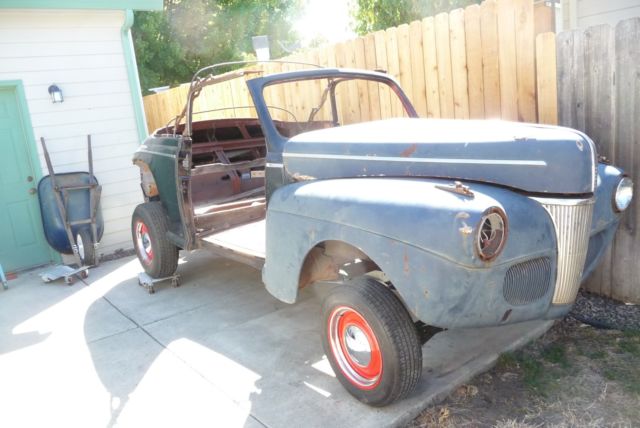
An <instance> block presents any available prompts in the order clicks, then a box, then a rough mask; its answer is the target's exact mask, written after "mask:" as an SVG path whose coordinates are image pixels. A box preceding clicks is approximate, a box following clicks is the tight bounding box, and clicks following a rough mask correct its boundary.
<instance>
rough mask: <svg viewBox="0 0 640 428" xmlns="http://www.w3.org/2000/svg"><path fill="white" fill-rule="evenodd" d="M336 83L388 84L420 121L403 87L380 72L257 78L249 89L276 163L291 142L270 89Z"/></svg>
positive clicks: (324, 71) (298, 73) (295, 73)
mask: <svg viewBox="0 0 640 428" xmlns="http://www.w3.org/2000/svg"><path fill="white" fill-rule="evenodd" d="M324 78H326V79H333V80H335V81H338V80H341V79H362V80H366V81H371V82H374V83H380V84H385V85H387V86H388V87H389V89H390V90H391V91H392V92H393V93H394V94H395V95H396V97H398V100H399V101H400V102H401V104H402V107H403V108H404V110H405V112H406V114H407V116H409V117H411V118H417V117H418V114H417V112H416V110H415V108H414V107H413V104H412V103H411V101H410V100H409V98H408V97H407V95H406V94H405V93H404V91H403V90H402V88H401V87H400V84H399V83H398V82H397V81H396V80H395V79H394V78H393V77H392V76H390V75H388V74H384V73H381V72H377V71H367V70H355V69H338V68H322V69H315V70H301V71H293V72H287V73H277V74H271V75H268V76H262V77H256V78H253V79H250V80H248V81H247V86H248V88H249V92H250V93H251V97H252V98H253V102H254V105H255V107H256V111H257V113H258V118H259V120H260V123H261V125H262V128H263V132H264V134H265V138H266V140H267V141H266V143H267V153H271V154H272V156H274V157H272V159H273V160H274V161H276V162H280V161H281V156H282V150H283V148H284V144H285V143H286V142H287V141H288V139H289V138H288V137H285V136H283V135H281V134H280V133H279V132H278V130H277V128H276V126H275V122H274V120H273V118H272V117H271V113H270V112H269V106H268V105H267V103H266V100H265V98H264V95H263V91H264V89H265V88H267V87H268V86H272V85H276V84H279V83H292V82H296V81H304V80H314V79H324Z"/></svg>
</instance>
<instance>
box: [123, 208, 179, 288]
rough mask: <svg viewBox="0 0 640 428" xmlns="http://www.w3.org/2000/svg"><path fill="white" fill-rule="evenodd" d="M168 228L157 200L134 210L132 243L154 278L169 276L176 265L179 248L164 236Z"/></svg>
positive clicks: (145, 268)
mask: <svg viewBox="0 0 640 428" xmlns="http://www.w3.org/2000/svg"><path fill="white" fill-rule="evenodd" d="M168 230H169V225H168V222H167V216H166V214H165V211H164V209H163V208H162V204H161V203H160V202H146V203H144V204H140V205H138V206H137V207H136V209H135V210H134V211H133V216H132V218H131V234H132V236H133V245H134V248H135V250H136V255H137V256H138V260H140V264H141V265H142V267H143V268H144V271H145V272H146V273H147V274H149V275H150V276H151V277H153V278H163V277H167V276H171V275H173V273H174V272H175V271H176V268H177V267H178V247H176V246H175V245H174V244H173V243H172V242H171V241H169V239H168V238H167V232H168Z"/></svg>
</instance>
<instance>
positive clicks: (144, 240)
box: [135, 221, 153, 265]
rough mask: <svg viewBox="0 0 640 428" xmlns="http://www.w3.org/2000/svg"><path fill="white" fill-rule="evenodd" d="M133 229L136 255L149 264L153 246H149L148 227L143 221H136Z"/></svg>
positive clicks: (151, 258)
mask: <svg viewBox="0 0 640 428" xmlns="http://www.w3.org/2000/svg"><path fill="white" fill-rule="evenodd" d="M135 231H136V244H137V245H136V248H137V250H138V256H139V257H140V260H141V261H142V262H143V263H144V264H146V265H149V264H151V262H152V261H153V247H152V246H151V238H150V236H149V229H147V225H146V224H144V223H143V222H141V221H136V226H135Z"/></svg>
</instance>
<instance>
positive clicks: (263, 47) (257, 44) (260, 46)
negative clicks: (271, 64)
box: [251, 36, 271, 61]
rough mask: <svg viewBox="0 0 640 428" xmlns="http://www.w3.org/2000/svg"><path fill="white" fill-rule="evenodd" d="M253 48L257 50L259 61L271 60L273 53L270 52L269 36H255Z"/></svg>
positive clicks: (252, 39)
mask: <svg viewBox="0 0 640 428" xmlns="http://www.w3.org/2000/svg"><path fill="white" fill-rule="evenodd" d="M251 41H252V42H253V50H254V51H256V57H257V58H258V61H269V59H270V58H271V53H270V52H269V36H253V37H252V38H251Z"/></svg>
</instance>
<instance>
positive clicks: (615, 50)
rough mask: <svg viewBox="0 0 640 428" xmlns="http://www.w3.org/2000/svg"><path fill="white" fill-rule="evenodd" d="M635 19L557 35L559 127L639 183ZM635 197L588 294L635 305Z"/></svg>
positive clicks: (638, 288)
mask: <svg viewBox="0 0 640 428" xmlns="http://www.w3.org/2000/svg"><path fill="white" fill-rule="evenodd" d="M639 40H640V18H632V19H628V20H625V21H622V22H620V23H619V24H618V25H617V26H616V27H615V28H612V27H611V26H609V25H599V26H596V27H591V28H589V29H587V30H584V31H581V30H577V31H568V32H563V33H561V34H558V36H557V51H558V64H557V65H558V101H559V104H558V105H559V123H560V124H561V125H564V126H569V127H571V128H575V129H579V130H581V131H584V132H585V133H586V134H588V135H589V136H590V137H591V138H592V139H593V141H594V142H595V143H596V144H597V146H598V152H599V154H601V155H603V156H606V157H607V158H608V159H610V160H611V161H612V162H613V164H615V165H617V166H620V167H622V168H624V169H625V171H626V172H627V173H628V174H629V175H630V176H631V177H632V178H633V180H634V182H635V183H640V120H639V117H640V44H639V43H638V41H639ZM639 198H640V195H639V194H637V193H636V198H635V199H634V201H633V203H632V204H631V207H630V208H629V209H628V211H627V212H626V213H625V214H624V217H623V218H622V223H621V225H620V229H619V231H618V233H617V235H616V237H615V240H614V242H613V245H612V246H611V248H610V249H609V251H608V252H607V254H606V255H605V258H604V261H603V263H602V264H601V265H600V267H599V268H598V269H597V271H596V272H595V273H594V274H593V275H592V276H591V278H589V280H588V281H587V283H586V285H585V286H586V288H587V289H588V290H590V291H593V292H596V293H599V294H603V295H605V296H610V297H614V298H616V299H620V300H623V301H632V302H636V303H640V240H639V239H638V230H639V227H640V200H639Z"/></svg>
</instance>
